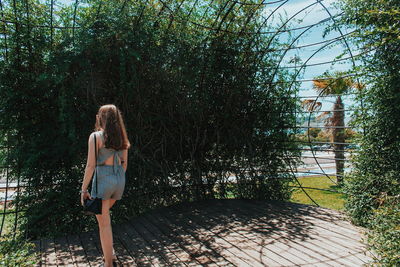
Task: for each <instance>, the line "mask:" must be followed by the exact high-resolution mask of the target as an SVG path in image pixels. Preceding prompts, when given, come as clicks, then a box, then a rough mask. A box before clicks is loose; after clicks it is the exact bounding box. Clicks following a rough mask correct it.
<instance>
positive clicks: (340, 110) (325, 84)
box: [302, 72, 362, 185]
mask: <svg viewBox="0 0 400 267" xmlns="http://www.w3.org/2000/svg"><path fill="white" fill-rule="evenodd" d="M313 88H314V89H315V90H316V91H317V93H318V94H319V95H320V96H321V97H324V96H334V97H336V99H335V102H334V105H333V107H332V110H331V111H323V112H322V113H321V114H320V115H319V116H317V117H316V119H317V120H324V125H325V127H328V128H327V129H326V131H327V132H328V133H329V134H330V141H331V143H332V146H333V150H334V153H335V163H336V177H337V183H338V184H339V185H340V184H342V182H343V174H344V148H345V146H344V143H345V141H346V140H345V122H344V119H345V109H344V103H343V101H342V96H343V95H344V94H346V93H348V92H349V91H350V90H352V89H354V88H357V89H361V88H362V85H361V84H359V83H356V82H354V81H353V79H351V78H350V77H345V76H344V73H342V72H335V73H334V74H333V75H331V74H329V73H324V74H323V75H322V76H320V77H318V78H317V79H314V80H313ZM302 106H303V108H305V109H306V110H307V111H309V112H318V111H319V110H320V109H321V107H322V103H321V102H319V101H317V100H313V99H305V100H303V101H302Z"/></svg>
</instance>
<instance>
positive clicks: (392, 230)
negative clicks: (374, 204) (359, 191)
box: [368, 195, 400, 266]
mask: <svg viewBox="0 0 400 267" xmlns="http://www.w3.org/2000/svg"><path fill="white" fill-rule="evenodd" d="M399 196H400V195H398V196H396V197H388V196H383V197H382V198H381V201H382V202H383V204H382V205H381V206H380V207H379V208H377V209H375V210H374V213H373V218H372V219H371V222H372V225H371V228H372V231H371V232H369V233H368V241H369V244H370V246H371V247H372V248H373V249H374V250H375V251H376V252H378V255H379V256H380V257H378V258H377V259H376V263H377V264H379V265H380V266H398V264H399V263H400V201H399V200H400V198H399Z"/></svg>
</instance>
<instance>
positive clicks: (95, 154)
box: [93, 134, 98, 195]
mask: <svg viewBox="0 0 400 267" xmlns="http://www.w3.org/2000/svg"><path fill="white" fill-rule="evenodd" d="M94 163H95V165H94V174H93V177H94V175H96V195H97V193H98V191H97V143H96V134H94Z"/></svg>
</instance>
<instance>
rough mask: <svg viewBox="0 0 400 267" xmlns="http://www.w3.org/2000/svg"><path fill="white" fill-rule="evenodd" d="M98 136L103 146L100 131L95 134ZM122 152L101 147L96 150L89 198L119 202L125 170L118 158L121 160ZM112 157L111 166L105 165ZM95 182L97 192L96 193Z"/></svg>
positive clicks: (123, 185)
mask: <svg viewBox="0 0 400 267" xmlns="http://www.w3.org/2000/svg"><path fill="white" fill-rule="evenodd" d="M95 134H96V136H100V137H101V138H102V140H103V144H104V136H103V132H102V131H98V132H96V133H95ZM122 152H123V150H115V149H112V148H105V147H101V148H99V149H98V153H97V162H96V170H97V172H96V173H95V175H94V177H93V183H92V190H91V196H92V197H93V198H94V197H99V198H101V199H103V200H107V199H116V200H120V199H121V198H122V194H123V192H124V188H125V170H124V168H123V167H122V164H120V163H119V160H118V158H120V159H122ZM110 157H114V162H113V165H105V164H104V162H105V161H106V160H107V159H108V158H110ZM96 181H97V191H96Z"/></svg>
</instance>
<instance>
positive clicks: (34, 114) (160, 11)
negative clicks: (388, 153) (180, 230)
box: [0, 0, 299, 237]
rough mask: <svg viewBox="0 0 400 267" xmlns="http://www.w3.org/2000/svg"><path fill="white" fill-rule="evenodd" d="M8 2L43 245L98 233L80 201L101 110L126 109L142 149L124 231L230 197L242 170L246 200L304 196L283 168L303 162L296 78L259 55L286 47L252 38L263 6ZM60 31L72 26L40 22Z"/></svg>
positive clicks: (17, 92) (8, 99)
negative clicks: (181, 206) (159, 212)
mask: <svg viewBox="0 0 400 267" xmlns="http://www.w3.org/2000/svg"><path fill="white" fill-rule="evenodd" d="M3 2H4V14H5V17H6V18H7V19H8V20H9V21H17V22H18V23H17V24H15V23H10V24H8V23H7V24H3V25H4V26H5V29H4V30H5V36H6V37H7V38H2V39H1V40H0V46H1V48H2V51H3V52H4V57H2V58H1V60H0V79H1V81H2V83H1V85H0V105H1V107H2V110H1V112H0V125H1V129H2V131H1V134H2V135H5V134H7V135H8V141H9V143H10V146H11V147H12V149H11V152H10V160H11V162H12V163H13V166H14V167H13V170H12V171H13V172H12V174H11V175H12V177H18V176H19V177H21V179H22V182H24V183H26V185H27V187H26V188H25V190H24V191H23V195H22V196H21V197H20V198H18V199H16V203H18V205H19V207H20V208H21V209H23V210H26V213H25V217H26V221H25V222H24V224H23V230H26V232H27V234H28V235H29V236H30V237H38V236H43V235H57V234H59V233H61V232H76V231H77V230H84V229H86V228H89V227H93V226H92V225H93V223H95V222H94V219H93V218H90V219H88V218H87V217H86V216H83V215H82V213H81V212H80V209H81V208H80V206H79V205H80V204H79V193H78V192H79V188H80V185H81V182H82V178H83V173H84V167H85V163H86V156H87V140H88V137H89V134H90V133H91V132H92V131H93V125H94V123H95V113H96V111H97V109H98V108H99V106H100V105H102V104H108V103H114V104H116V105H117V106H118V107H120V108H121V110H122V111H123V114H124V117H125V122H126V124H127V132H128V135H129V139H130V140H131V143H132V149H131V150H130V151H129V164H128V170H127V173H126V174H127V183H126V187H125V193H124V198H123V199H122V200H121V201H120V202H119V203H118V204H117V205H116V206H115V209H114V208H113V213H112V215H113V217H114V219H115V220H116V222H119V221H121V220H124V219H126V218H128V217H131V216H135V215H138V214H140V213H141V212H143V211H145V210H146V209H151V208H153V207H156V206H159V205H169V204H173V203H175V202H178V201H187V200H196V199H203V198H213V197H225V196H226V187H227V183H226V178H227V177H229V175H232V174H234V175H236V176H237V177H238V179H239V184H238V185H237V187H236V188H235V190H236V191H235V196H236V197H243V198H260V199H288V198H289V197H290V189H289V187H288V183H289V181H290V174H289V173H285V172H282V171H284V170H287V168H288V167H287V166H288V165H289V164H291V165H294V164H295V161H296V157H297V158H298V156H299V152H298V151H296V149H295V148H296V146H295V144H293V143H290V142H289V141H291V140H292V139H293V136H292V132H291V131H290V130H289V127H290V126H293V125H294V124H295V117H294V116H295V115H294V114H295V109H297V103H296V100H295V99H292V98H290V97H287V96H288V95H291V94H294V93H295V92H296V90H297V84H294V85H293V86H291V87H288V86H287V85H288V83H287V81H289V80H292V78H293V77H292V74H291V73H289V72H287V71H284V70H279V69H278V68H276V67H277V65H278V64H279V54H278V52H268V53H261V52H260V51H258V50H261V51H269V49H271V48H274V47H281V46H282V45H284V44H282V43H280V42H278V40H276V38H275V39H270V38H267V36H263V38H257V37H256V36H255V35H249V34H246V32H254V31H256V30H258V29H259V27H260V26H261V23H262V21H261V19H260V16H259V14H260V12H261V7H260V6H257V5H254V6H252V5H249V6H244V7H243V8H241V9H238V8H233V9H232V10H231V11H230V12H227V11H228V10H227V9H226V7H224V4H223V3H221V1H216V2H214V3H213V4H210V5H209V6H204V5H200V4H198V5H196V8H194V9H193V8H192V7H193V6H194V3H195V2H196V1H194V0H193V1H185V3H184V4H182V6H180V7H179V8H178V3H177V2H176V1H165V4H167V5H168V6H169V8H170V9H172V10H174V16H173V17H171V15H170V12H171V11H170V9H168V8H166V7H164V5H163V4H161V3H160V2H157V1H150V2H148V1H123V0H118V1H117V0H116V1H97V0H96V1H94V0H90V1H85V3H82V4H79V5H78V6H77V8H76V13H75V6H68V7H64V8H59V9H55V10H54V14H53V17H52V18H50V17H49V9H50V7H49V6H48V5H47V6H46V5H42V4H40V3H39V2H41V1H33V0H29V1H27V0H25V1H15V2H16V5H15V6H14V1H3ZM78 3H81V1H79V2H78ZM206 10H208V11H207V12H205V11H206ZM222 10H224V13H226V16H217V14H220V13H221V11H222ZM249 17H254V19H252V20H250V21H248V18H249ZM183 18H185V19H187V20H188V21H192V23H190V22H188V21H183ZM50 23H52V24H53V25H56V26H59V27H67V28H57V29H52V30H51V29H50V28H48V27H37V26H38V25H49V24H50ZM198 25H206V26H207V27H201V26H198ZM73 26H77V27H78V28H75V29H72V28H71V27H73ZM209 27H213V28H215V30H210V29H209ZM263 27H264V28H268V25H264V26H263ZM240 31H243V33H242V34H238V32H240ZM272 50H273V49H272ZM275 81H279V83H274V82H275ZM271 82H273V83H271ZM256 170H257V171H256ZM203 183H207V185H199V184H203ZM249 184H250V185H249ZM196 185H199V186H196ZM215 187H218V190H215Z"/></svg>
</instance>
